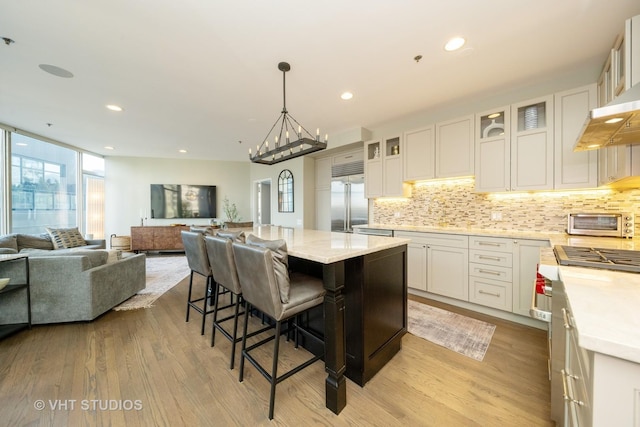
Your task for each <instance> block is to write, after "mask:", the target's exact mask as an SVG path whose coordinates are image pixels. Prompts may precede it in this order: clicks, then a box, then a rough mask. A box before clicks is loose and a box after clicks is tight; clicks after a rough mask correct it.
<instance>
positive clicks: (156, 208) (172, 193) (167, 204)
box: [151, 184, 216, 218]
mask: <svg viewBox="0 0 640 427" xmlns="http://www.w3.org/2000/svg"><path fill="white" fill-rule="evenodd" d="M151 218H216V186H215V185H183V184H151Z"/></svg>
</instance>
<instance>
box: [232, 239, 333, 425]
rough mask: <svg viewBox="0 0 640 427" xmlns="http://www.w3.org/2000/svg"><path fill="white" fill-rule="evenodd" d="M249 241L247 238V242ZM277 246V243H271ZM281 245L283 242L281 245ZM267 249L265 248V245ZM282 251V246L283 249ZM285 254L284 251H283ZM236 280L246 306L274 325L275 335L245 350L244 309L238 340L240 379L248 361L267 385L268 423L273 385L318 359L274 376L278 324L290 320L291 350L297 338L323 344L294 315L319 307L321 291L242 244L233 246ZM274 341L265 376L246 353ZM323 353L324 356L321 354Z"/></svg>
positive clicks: (275, 258) (275, 257)
mask: <svg viewBox="0 0 640 427" xmlns="http://www.w3.org/2000/svg"><path fill="white" fill-rule="evenodd" d="M247 240H249V238H247ZM273 242H277V241H273ZM282 242H284V241H282ZM265 246H269V245H265ZM285 248H286V246H285ZM284 250H285V251H286V249H284ZM233 252H234V254H235V259H236V266H237V271H238V278H239V279H240V285H241V286H242V295H243V298H244V300H245V301H246V302H247V304H249V305H251V306H254V307H256V308H257V309H258V310H261V311H262V312H263V313H265V314H266V315H267V316H269V317H271V318H272V319H273V320H274V321H275V324H276V325H275V334H274V335H272V336H269V337H267V338H265V339H263V340H261V341H259V342H257V343H255V344H253V345H251V346H249V347H247V324H248V320H249V319H248V317H249V307H247V308H246V309H245V314H244V322H245V323H244V331H243V338H242V357H241V358H240V377H239V380H240V382H242V380H243V377H244V361H245V359H246V360H248V361H249V362H250V363H251V364H252V365H253V366H254V367H255V368H256V369H257V370H258V371H259V372H260V373H261V374H262V376H263V377H265V378H266V379H267V380H269V382H270V384H271V392H270V397H269V419H273V412H274V405H275V392H276V385H277V384H278V383H280V382H281V381H283V380H285V379H287V378H289V377H290V376H292V375H293V374H295V373H296V372H299V371H301V370H302V369H304V368H306V367H307V366H309V365H311V364H312V363H314V362H315V361H317V360H319V359H321V358H322V355H318V356H313V357H312V358H310V359H309V360H307V361H306V362H304V363H302V364H300V365H298V366H297V367H295V368H293V369H291V370H289V371H288V372H286V373H284V374H282V375H280V376H278V354H279V345H280V335H282V334H283V333H284V332H288V331H283V330H282V322H286V321H288V320H290V319H293V320H294V321H293V326H292V327H293V329H294V335H295V346H296V348H297V347H298V338H299V337H298V334H299V333H301V334H302V335H304V337H305V338H309V339H311V340H314V341H317V342H319V343H322V344H323V341H322V339H320V338H318V337H316V336H315V335H313V334H312V333H311V332H309V331H307V330H305V329H303V328H302V327H301V326H300V325H299V324H298V322H297V317H298V315H300V314H302V313H304V312H306V311H307V310H309V309H311V308H313V307H316V306H318V305H320V304H322V303H323V300H324V295H325V290H324V288H323V284H322V280H321V279H318V278H316V277H312V276H307V275H305V274H301V273H292V274H291V275H289V273H288V271H287V268H286V265H284V263H283V262H282V250H281V251H280V252H281V253H276V251H275V250H274V251H272V250H271V249H269V248H267V247H260V246H253V245H249V244H243V243H236V242H234V243H233ZM271 340H274V345H273V364H272V368H271V373H269V372H267V370H266V369H265V368H263V367H262V366H261V365H260V363H258V361H257V360H256V359H255V358H254V357H253V356H252V355H251V354H250V352H251V351H252V350H254V349H256V348H258V347H260V346H261V345H264V344H266V343H268V342H269V341H271ZM323 353H324V352H323Z"/></svg>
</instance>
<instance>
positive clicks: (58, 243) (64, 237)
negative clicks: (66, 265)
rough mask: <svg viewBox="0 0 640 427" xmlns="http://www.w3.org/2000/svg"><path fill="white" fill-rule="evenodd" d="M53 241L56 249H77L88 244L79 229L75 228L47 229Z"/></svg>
mask: <svg viewBox="0 0 640 427" xmlns="http://www.w3.org/2000/svg"><path fill="white" fill-rule="evenodd" d="M47 233H49V236H51V241H52V242H53V246H54V248H56V249H62V248H65V249H68V248H77V247H78V246H85V245H86V244H87V242H86V240H84V237H82V234H80V231H78V228H77V227H73V228H47Z"/></svg>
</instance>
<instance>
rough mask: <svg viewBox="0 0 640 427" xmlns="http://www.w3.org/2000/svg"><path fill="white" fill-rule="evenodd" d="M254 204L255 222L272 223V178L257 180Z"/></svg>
mask: <svg viewBox="0 0 640 427" xmlns="http://www.w3.org/2000/svg"><path fill="white" fill-rule="evenodd" d="M255 189H256V191H255V192H254V194H255V200H254V203H253V206H254V213H253V217H254V223H255V224H257V225H267V224H271V179H265V180H262V181H256V187H255Z"/></svg>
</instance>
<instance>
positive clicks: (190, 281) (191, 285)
mask: <svg viewBox="0 0 640 427" xmlns="http://www.w3.org/2000/svg"><path fill="white" fill-rule="evenodd" d="M192 288H193V270H191V276H189V294H188V295H187V319H186V320H185V322H188V321H189V309H190V308H191V289H192Z"/></svg>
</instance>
